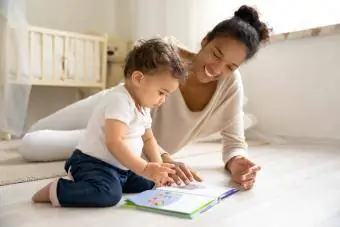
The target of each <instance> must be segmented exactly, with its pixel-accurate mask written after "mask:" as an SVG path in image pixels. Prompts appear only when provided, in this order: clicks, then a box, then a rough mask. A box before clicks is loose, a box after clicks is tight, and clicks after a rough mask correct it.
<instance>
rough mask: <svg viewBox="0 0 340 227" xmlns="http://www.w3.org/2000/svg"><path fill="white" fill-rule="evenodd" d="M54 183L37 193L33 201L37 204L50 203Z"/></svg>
mask: <svg viewBox="0 0 340 227" xmlns="http://www.w3.org/2000/svg"><path fill="white" fill-rule="evenodd" d="M51 184H52V183H49V184H48V185H46V186H45V187H43V188H42V189H40V190H39V191H38V192H36V193H35V194H34V195H33V197H32V201H33V202H35V203H47V202H50V201H51V200H50V186H51Z"/></svg>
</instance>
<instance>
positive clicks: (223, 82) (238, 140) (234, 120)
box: [152, 71, 247, 162]
mask: <svg viewBox="0 0 340 227" xmlns="http://www.w3.org/2000/svg"><path fill="white" fill-rule="evenodd" d="M243 96H244V94H243V85H242V81H241V76H240V73H239V72H238V71H235V72H234V73H233V74H232V75H231V76H229V77H228V78H224V79H220V80H219V82H218V86H217V90H216V91H215V93H214V95H213V97H212V99H211V100H210V102H209V103H208V105H207V106H206V107H205V108H204V109H203V110H202V111H200V112H192V111H190V110H189V109H188V107H187V106H186V103H185V101H184V99H183V97H182V94H181V91H180V90H177V91H176V92H175V93H174V94H172V95H171V96H170V97H169V98H168V99H167V101H166V102H165V104H163V105H162V106H160V107H159V108H156V109H154V110H153V111H152V119H153V123H152V129H153V132H154V134H155V137H156V139H157V141H158V143H159V145H160V146H161V147H162V148H163V149H164V150H165V151H166V152H168V153H170V154H173V153H176V152H177V151H179V150H180V149H181V148H183V147H184V146H185V145H187V144H188V143H190V142H192V141H194V140H197V139H200V138H202V137H206V136H209V135H211V134H214V133H216V132H221V135H222V141H223V143H222V145H223V161H224V162H227V161H228V160H230V159H231V158H232V157H234V156H236V155H241V156H247V152H246V149H247V144H246V142H245V138H244V122H243Z"/></svg>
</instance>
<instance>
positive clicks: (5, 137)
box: [0, 132, 12, 141]
mask: <svg viewBox="0 0 340 227" xmlns="http://www.w3.org/2000/svg"><path fill="white" fill-rule="evenodd" d="M11 139H12V135H11V134H10V133H7V132H0V140H6V141H9V140H11Z"/></svg>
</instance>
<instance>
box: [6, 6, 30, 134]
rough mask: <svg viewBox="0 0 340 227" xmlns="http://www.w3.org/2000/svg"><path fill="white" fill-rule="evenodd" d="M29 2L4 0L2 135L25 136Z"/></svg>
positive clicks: (27, 96) (28, 92)
mask: <svg viewBox="0 0 340 227" xmlns="http://www.w3.org/2000/svg"><path fill="white" fill-rule="evenodd" d="M25 3H26V2H25V0H0V132H2V133H10V134H11V135H14V136H20V135H21V134H22V131H23V128H24V124H25V120H26V111H27V104H28V98H29V94H30V89H31V85H30V83H29V78H28V30H27V28H28V24H27V20H26V5H25Z"/></svg>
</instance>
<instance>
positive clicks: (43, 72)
mask: <svg viewBox="0 0 340 227" xmlns="http://www.w3.org/2000/svg"><path fill="white" fill-rule="evenodd" d="M39 37H40V46H41V48H40V69H41V75H40V80H43V78H44V75H45V61H44V59H45V58H44V33H39Z"/></svg>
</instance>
